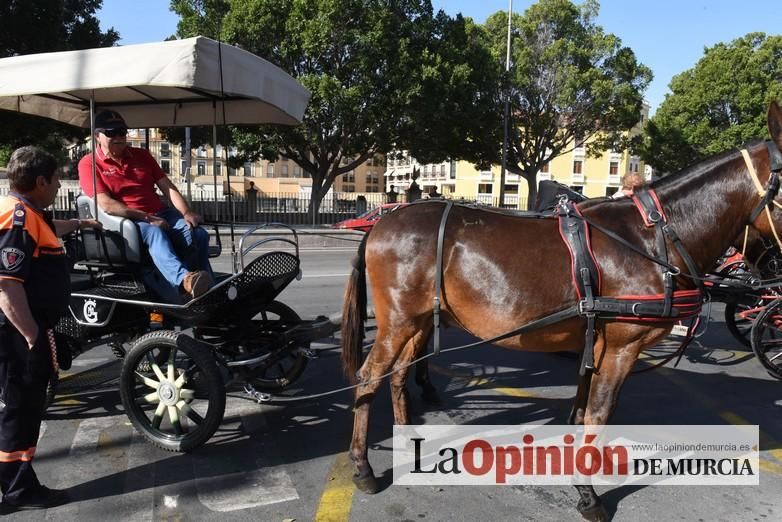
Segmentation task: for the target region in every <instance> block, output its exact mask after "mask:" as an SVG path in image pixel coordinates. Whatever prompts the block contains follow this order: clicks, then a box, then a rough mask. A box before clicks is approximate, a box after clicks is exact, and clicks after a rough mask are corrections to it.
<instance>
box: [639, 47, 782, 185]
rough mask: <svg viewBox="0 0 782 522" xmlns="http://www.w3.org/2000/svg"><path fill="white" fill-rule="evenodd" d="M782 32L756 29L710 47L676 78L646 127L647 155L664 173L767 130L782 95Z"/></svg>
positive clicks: (762, 134) (642, 150) (644, 150)
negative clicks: (773, 33) (769, 111)
mask: <svg viewBox="0 0 782 522" xmlns="http://www.w3.org/2000/svg"><path fill="white" fill-rule="evenodd" d="M781 80H782V36H767V35H765V34H763V33H750V34H747V35H745V36H743V37H741V38H738V39H736V40H734V41H732V42H730V43H719V44H717V45H715V46H714V47H711V48H707V49H705V51H704V55H703V57H702V58H701V59H700V60H699V61H698V63H696V64H695V67H693V68H692V69H689V70H687V71H684V72H682V73H681V74H678V75H676V76H674V77H673V79H672V80H671V83H670V86H669V87H670V89H671V94H669V95H668V96H666V98H665V100H664V101H663V103H662V104H661V105H660V107H659V109H658V110H657V112H656V113H655V115H654V117H653V118H651V119H650V120H649V122H648V123H647V126H646V129H645V130H646V132H645V136H644V142H643V146H642V147H641V150H640V153H641V157H642V158H643V159H644V161H645V162H647V163H649V164H650V165H652V166H653V167H654V168H655V169H657V170H659V171H661V172H663V173H671V172H676V171H678V170H681V169H683V168H685V167H687V166H689V165H691V164H694V163H697V162H699V161H701V160H703V159H704V158H706V157H708V156H711V155H713V154H717V153H719V152H722V151H725V150H728V149H730V148H733V147H739V146H740V145H741V144H742V143H744V142H745V141H747V140H749V139H752V138H758V137H761V136H765V135H766V110H767V108H768V105H769V103H770V102H771V101H772V100H777V101H780V100H782V81H781Z"/></svg>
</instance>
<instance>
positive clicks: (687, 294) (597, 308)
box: [433, 141, 782, 376]
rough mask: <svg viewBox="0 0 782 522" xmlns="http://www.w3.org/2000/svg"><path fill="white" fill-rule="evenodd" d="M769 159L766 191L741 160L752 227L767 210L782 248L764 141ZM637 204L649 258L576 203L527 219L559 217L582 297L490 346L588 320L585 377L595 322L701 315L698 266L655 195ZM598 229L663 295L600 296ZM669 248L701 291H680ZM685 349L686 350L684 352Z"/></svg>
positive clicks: (776, 156)
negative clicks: (658, 278) (648, 271)
mask: <svg viewBox="0 0 782 522" xmlns="http://www.w3.org/2000/svg"><path fill="white" fill-rule="evenodd" d="M766 146H767V148H768V154H769V166H770V170H771V175H770V176H769V180H768V183H767V184H766V188H765V190H764V189H763V187H762V186H761V185H760V182H759V180H758V178H757V174H756V173H755V169H754V166H753V165H752V162H751V160H750V158H749V154H748V153H747V152H746V150H742V151H741V152H742V155H743V156H744V160H745V162H746V164H747V168H748V171H749V174H750V177H751V178H752V180H753V184H754V185H755V187H756V189H757V191H758V194H759V195H760V196H761V200H760V202H759V203H758V205H757V206H756V208H755V209H754V210H753V211H752V213H751V214H750V218H749V220H748V222H749V223H752V222H754V221H755V219H756V218H757V217H758V216H759V215H760V213H761V212H763V211H764V210H765V212H766V213H767V217H768V220H769V223H770V226H771V229H772V231H773V233H774V237H775V238H776V239H777V242H778V243H779V245H780V248H782V240H781V239H780V237H779V236H778V234H777V231H776V228H775V226H774V223H773V221H772V219H771V210H772V209H773V206H775V205H776V206H777V207H780V208H781V209H782V205H780V204H779V203H777V202H776V201H775V198H776V196H777V193H778V192H779V189H780V180H779V174H780V172H781V171H782V153H780V151H779V149H778V148H777V147H776V145H775V144H774V142H772V141H766ZM632 200H633V203H634V204H635V206H636V208H637V209H638V211H639V213H640V214H641V218H642V219H643V223H644V226H646V227H648V228H651V227H654V229H655V253H654V255H650V254H648V253H647V252H645V251H643V250H641V249H640V248H639V247H637V246H635V245H633V244H632V243H630V242H628V241H627V240H625V239H624V238H622V237H620V236H619V235H617V234H616V233H614V232H613V231H611V230H608V229H606V228H604V227H603V226H600V225H598V224H596V223H593V222H591V221H590V220H588V219H587V218H585V217H584V216H583V215H582V214H581V212H580V211H579V210H578V208H577V207H576V205H575V204H574V203H573V202H572V201H568V200H567V199H566V198H562V199H561V200H560V202H559V204H558V205H557V208H556V214H555V215H550V214H526V215H527V216H529V217H535V218H544V219H546V218H548V219H551V218H553V217H556V218H557V219H558V220H559V234H560V236H561V237H562V239H563V241H564V242H565V244H566V245H567V248H568V251H569V252H570V256H571V275H572V279H573V284H574V286H575V289H576V293H577V294H578V299H579V300H578V303H577V304H576V305H574V306H571V307H568V308H565V309H562V310H559V311H557V312H554V313H552V314H549V315H546V316H544V317H541V318H538V319H536V320H533V321H531V322H529V323H527V324H525V325H523V326H520V327H519V328H516V329H515V330H512V331H510V332H507V333H505V334H502V335H499V336H497V337H494V338H492V339H491V342H496V341H499V340H503V339H507V338H509V337H514V336H516V335H520V334H522V333H525V332H529V331H532V330H537V329H540V328H543V327H545V326H549V325H551V324H554V323H557V322H560V321H563V320H565V319H570V318H573V317H579V316H580V317H584V318H585V319H586V335H585V340H584V351H583V353H582V356H581V359H580V365H579V375H581V376H583V375H585V373H586V371H587V370H589V371H595V370H596V368H595V364H594V344H595V343H594V338H595V319H596V318H597V317H609V318H612V319H614V320H619V321H633V322H660V323H670V322H672V321H678V320H680V319H686V318H692V317H696V316H697V315H698V314H699V313H700V310H701V305H702V303H703V298H704V295H705V293H706V287H705V286H704V279H705V278H704V277H703V275H702V274H700V272H699V271H698V269H697V267H696V265H695V262H694V261H693V259H692V257H691V256H690V255H689V253H688V252H687V250H686V249H685V248H684V245H683V244H682V242H681V240H680V238H679V236H678V235H677V234H676V232H675V230H674V229H673V228H672V226H671V224H670V223H668V220H667V217H666V215H665V211H664V210H663V207H662V205H661V204H660V201H659V199H658V197H657V194H656V193H655V192H654V190H653V189H651V188H648V189H642V190H639V191H637V192H635V193H634V194H633V196H632ZM444 203H445V208H444V210H443V214H442V217H441V219H440V225H439V228H438V232H437V255H436V265H435V267H436V269H435V288H434V290H435V292H434V317H433V326H434V354H435V355H437V354H439V353H440V304H441V303H440V301H441V300H440V296H441V294H442V278H443V243H444V241H445V227H446V224H447V222H448V215H449V214H450V212H451V209H452V208H453V205H454V203H453V202H452V201H445V202H444ZM590 226H591V227H594V228H596V229H598V230H600V231H601V232H603V233H604V234H606V235H607V236H608V237H610V238H611V239H613V240H614V241H617V242H619V243H621V244H622V245H624V246H626V247H628V248H629V249H631V250H633V251H635V252H636V253H638V254H640V255H641V256H643V257H645V258H647V259H649V260H651V261H653V262H654V263H656V264H657V265H658V266H659V267H660V269H661V272H662V278H663V288H664V293H663V294H661V295H660V294H655V295H640V296H634V295H630V296H615V297H606V296H601V295H600V287H601V283H602V280H601V274H600V267H599V266H598V264H597V261H596V260H595V257H594V255H593V253H592V248H591V244H590V239H589V237H590V233H589V229H590ZM668 242H670V243H671V244H672V245H673V247H674V248H675V249H676V251H677V252H678V253H679V256H680V257H681V258H682V260H683V261H684V263H685V264H686V265H687V270H688V271H689V274H688V275H687V276H688V277H689V278H690V279H692V280H693V281H694V282H695V284H696V286H697V289H694V290H678V291H677V290H676V289H675V278H676V276H679V275H681V270H680V269H679V268H678V267H676V266H674V265H672V264H671V263H670V257H669V255H668V246H667V244H668ZM684 346H686V344H684V345H683V347H684Z"/></svg>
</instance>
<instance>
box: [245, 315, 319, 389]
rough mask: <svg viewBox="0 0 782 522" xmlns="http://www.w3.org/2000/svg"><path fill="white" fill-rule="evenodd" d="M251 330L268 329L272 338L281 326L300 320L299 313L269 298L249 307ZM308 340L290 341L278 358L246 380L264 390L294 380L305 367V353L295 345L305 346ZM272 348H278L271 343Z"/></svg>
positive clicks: (287, 384)
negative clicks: (260, 306) (266, 303)
mask: <svg viewBox="0 0 782 522" xmlns="http://www.w3.org/2000/svg"><path fill="white" fill-rule="evenodd" d="M249 319H250V320H251V321H252V331H260V332H261V334H260V335H264V333H263V332H269V335H270V336H271V337H272V338H273V337H274V335H275V333H277V332H279V331H280V330H281V329H282V328H285V329H287V328H290V327H291V326H293V325H296V324H297V323H299V322H300V321H301V317H299V314H297V313H296V312H294V311H293V309H292V308H290V307H289V306H287V305H284V304H283V303H280V302H279V301H272V302H271V303H269V304H268V306H265V307H264V308H263V309H261V310H257V309H256V310H252V309H251V310H250V312H249ZM308 346H309V344H308V343H307V344H305V343H295V342H293V343H291V344H289V345H288V346H286V347H284V349H285V350H286V352H285V354H284V355H283V356H282V358H281V359H280V360H279V361H277V362H276V363H275V364H273V365H271V366H270V367H269V368H266V369H265V370H264V371H263V373H261V374H259V375H257V376H255V377H253V379H251V380H250V383H251V384H252V385H253V386H255V387H256V388H259V389H262V390H266V391H280V390H283V389H284V388H286V387H287V386H289V385H291V384H292V383H293V382H295V381H296V380H297V379H298V378H299V377H301V374H302V373H304V369H305V368H306V367H307V360H308V359H307V357H306V356H305V355H304V353H303V352H302V351H301V350H300V349H299V348H307V347H308ZM274 348H275V349H277V348H282V347H279V346H275V347H274Z"/></svg>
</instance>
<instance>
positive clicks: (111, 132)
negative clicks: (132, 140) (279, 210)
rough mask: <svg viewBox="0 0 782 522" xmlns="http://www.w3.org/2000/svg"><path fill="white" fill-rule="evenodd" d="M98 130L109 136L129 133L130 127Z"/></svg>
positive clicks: (114, 136)
mask: <svg viewBox="0 0 782 522" xmlns="http://www.w3.org/2000/svg"><path fill="white" fill-rule="evenodd" d="M98 132H100V133H101V134H103V135H104V136H107V137H109V138H116V137H117V136H127V135H128V129H100V130H99V131H98Z"/></svg>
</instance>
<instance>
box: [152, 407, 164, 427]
mask: <svg viewBox="0 0 782 522" xmlns="http://www.w3.org/2000/svg"><path fill="white" fill-rule="evenodd" d="M165 411H166V405H165V404H163V403H162V402H161V403H160V404H158V405H157V409H156V410H155V416H154V417H152V427H153V428H155V429H158V428H160V421H162V420H163V413H164V412H165Z"/></svg>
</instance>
